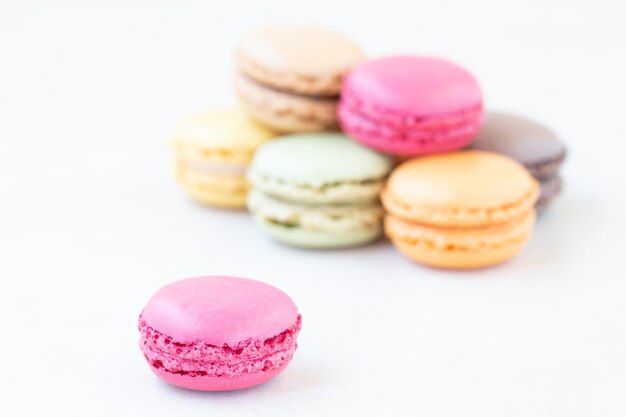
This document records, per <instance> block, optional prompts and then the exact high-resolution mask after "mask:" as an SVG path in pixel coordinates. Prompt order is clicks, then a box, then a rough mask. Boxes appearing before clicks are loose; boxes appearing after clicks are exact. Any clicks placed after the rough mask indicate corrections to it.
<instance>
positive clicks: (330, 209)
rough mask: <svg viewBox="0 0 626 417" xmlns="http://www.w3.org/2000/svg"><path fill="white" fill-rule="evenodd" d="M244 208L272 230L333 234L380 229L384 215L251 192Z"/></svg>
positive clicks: (376, 208)
mask: <svg viewBox="0 0 626 417" xmlns="http://www.w3.org/2000/svg"><path fill="white" fill-rule="evenodd" d="M248 207H249V209H250V211H252V212H253V213H255V216H257V218H259V219H261V220H263V221H265V222H267V223H270V224H272V225H275V226H282V227H285V228H302V229H306V230H309V231H320V232H327V233H333V234H341V233H347V232H352V231H361V230H372V229H380V228H381V220H382V218H383V215H384V210H383V208H382V206H380V205H378V204H360V205H359V204H346V205H328V206H307V205H304V204H297V203H288V202H285V201H281V200H279V199H275V198H273V197H271V196H268V195H266V194H263V193H259V192H257V191H255V190H253V191H252V192H251V193H250V194H249V195H248Z"/></svg>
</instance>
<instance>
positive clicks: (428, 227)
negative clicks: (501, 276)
mask: <svg viewBox="0 0 626 417" xmlns="http://www.w3.org/2000/svg"><path fill="white" fill-rule="evenodd" d="M538 195H539V186H538V184H537V181H536V180H535V179H534V178H533V177H532V176H531V175H530V174H529V173H528V171H527V170H526V169H525V168H524V167H523V166H522V165H521V164H519V163H518V162H516V161H514V160H513V159H511V158H508V157H505V156H502V155H499V154H496V153H491V152H483V151H459V152H451V153H444V154H437V155H429V156H424V157H421V158H416V159H412V160H409V161H407V162H404V163H403V164H402V165H400V166H399V167H398V168H396V169H395V170H394V171H393V172H392V174H391V176H390V177H389V181H388V182H387V185H386V186H385V189H384V191H383V193H382V202H383V205H384V206H385V208H386V209H387V211H388V215H387V216H386V218H385V234H386V235H387V236H388V237H389V239H390V240H391V241H392V242H393V244H394V245H395V246H396V248H397V249H398V250H399V251H400V252H402V253H403V254H405V255H406V256H408V257H409V258H410V259H412V260H414V261H416V262H418V263H420V264H424V265H427V266H432V267H437V268H450V269H469V268H481V267H487V266H491V265H495V264H498V263H501V262H504V261H505V260H507V259H509V258H511V257H512V256H514V255H515V254H517V253H518V252H519V251H520V250H521V249H522V248H523V247H524V246H525V244H526V242H527V241H528V239H529V237H530V235H531V232H532V228H533V225H534V222H535V210H534V208H533V206H534V204H535V202H536V200H537V197H538Z"/></svg>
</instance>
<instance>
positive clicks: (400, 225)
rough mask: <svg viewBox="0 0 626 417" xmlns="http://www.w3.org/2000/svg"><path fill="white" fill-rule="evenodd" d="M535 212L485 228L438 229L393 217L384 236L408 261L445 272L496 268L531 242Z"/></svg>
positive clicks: (386, 225)
mask: <svg viewBox="0 0 626 417" xmlns="http://www.w3.org/2000/svg"><path fill="white" fill-rule="evenodd" d="M535 218H536V214H535V211H534V210H533V211H531V212H529V213H528V214H526V215H524V216H522V217H521V218H520V219H517V220H516V221H515V222H512V223H509V224H502V225H497V226H492V227H485V228H480V227H477V228H459V229H449V228H438V227H432V226H424V225H418V224H414V223H410V222H407V221H405V220H401V219H399V218H397V217H394V216H392V215H387V216H386V217H385V221H384V225H385V234H386V235H387V237H389V239H390V240H391V242H392V243H393V245H394V246H395V247H396V248H397V249H398V250H399V251H400V252H401V253H402V254H404V255H405V256H407V257H408V258H409V259H411V260H413V261H415V262H417V263H419V264H423V265H426V266H430V267H434V268H442V269H478V268H485V267H489V266H493V265H497V264H500V263H503V262H505V261H507V260H508V259H510V258H512V257H513V256H515V255H516V254H517V253H519V252H520V251H521V250H522V249H523V248H524V247H525V246H526V243H527V242H528V240H529V238H530V236H531V232H532V229H533V226H534V223H535Z"/></svg>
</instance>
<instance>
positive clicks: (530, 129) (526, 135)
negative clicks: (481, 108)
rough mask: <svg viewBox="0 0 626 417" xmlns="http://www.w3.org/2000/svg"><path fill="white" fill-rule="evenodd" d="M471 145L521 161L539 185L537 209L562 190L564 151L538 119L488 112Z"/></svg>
mask: <svg viewBox="0 0 626 417" xmlns="http://www.w3.org/2000/svg"><path fill="white" fill-rule="evenodd" d="M470 149H479V150H485V151H491V152H497V153H500V154H502V155H506V156H508V157H510V158H513V159H515V160H516V161H518V162H520V163H521V164H522V165H524V166H525V167H526V168H527V169H528V170H529V171H530V173H531V174H532V175H533V176H534V177H535V178H537V180H539V182H540V185H541V194H540V196H539V200H537V209H538V210H541V209H544V208H545V207H547V206H548V205H549V203H550V202H551V201H552V200H553V199H554V197H556V196H557V195H558V194H560V192H561V188H562V180H561V177H560V175H559V169H560V167H561V164H562V163H563V161H564V160H565V156H566V153H567V151H566V149H565V146H564V145H563V143H562V142H561V140H560V139H559V137H558V136H557V134H556V133H555V132H554V131H553V130H552V129H550V128H549V127H547V126H544V125H542V124H541V123H538V122H536V121H533V120H530V119H527V118H525V117H522V116H518V115H515V114H509V113H500V112H488V113H487V117H486V118H485V123H484V125H483V126H482V128H481V129H480V132H479V133H478V136H477V137H476V140H475V141H474V142H473V143H472V144H471V145H470Z"/></svg>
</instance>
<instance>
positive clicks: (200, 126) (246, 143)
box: [172, 109, 276, 152]
mask: <svg viewBox="0 0 626 417" xmlns="http://www.w3.org/2000/svg"><path fill="white" fill-rule="evenodd" d="M274 136H276V134H275V133H274V132H272V131H271V130H269V129H266V128H265V127H263V126H261V125H259V124H257V123H255V122H254V121H253V120H252V119H250V118H249V117H248V116H247V115H246V114H245V113H244V112H243V110H240V109H221V110H209V111H205V112H202V113H196V114H194V115H192V116H190V117H188V118H186V119H184V120H183V121H181V122H180V123H179V124H178V126H177V127H176V129H175V130H174V132H173V134H172V142H173V144H174V146H184V145H191V146H196V147H198V148H202V149H223V150H242V151H250V152H252V151H254V150H255V149H256V148H257V147H258V146H259V145H260V144H262V143H264V142H267V141H268V140H270V139H271V138H273V137H274Z"/></svg>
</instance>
